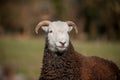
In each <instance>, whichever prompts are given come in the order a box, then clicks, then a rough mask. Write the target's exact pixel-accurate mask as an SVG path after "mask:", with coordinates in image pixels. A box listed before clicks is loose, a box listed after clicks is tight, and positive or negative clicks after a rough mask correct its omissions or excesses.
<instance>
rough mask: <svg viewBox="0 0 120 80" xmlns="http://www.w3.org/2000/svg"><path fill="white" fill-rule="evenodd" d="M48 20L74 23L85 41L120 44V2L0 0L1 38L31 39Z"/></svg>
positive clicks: (93, 0)
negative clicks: (118, 42) (28, 37)
mask: <svg viewBox="0 0 120 80" xmlns="http://www.w3.org/2000/svg"><path fill="white" fill-rule="evenodd" d="M45 19H49V20H51V21H53V20H64V21H66V20H72V21H74V22H75V23H76V24H77V25H78V29H79V34H78V35H77V38H80V39H83V40H88V39H90V40H96V39H99V40H120V0H0V35H6V34H19V35H29V36H32V35H33V34H34V33H33V30H34V27H35V26H36V25H37V23H38V22H39V21H42V20H45ZM74 34H75V33H72V35H74ZM73 37H74V36H73Z"/></svg>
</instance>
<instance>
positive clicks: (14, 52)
mask: <svg viewBox="0 0 120 80" xmlns="http://www.w3.org/2000/svg"><path fill="white" fill-rule="evenodd" d="M46 19H47V20H51V21H54V20H62V21H67V20H72V21H74V22H75V23H76V24H77V26H78V30H79V33H78V34H77V35H76V34H75V32H74V31H72V32H71V34H70V37H71V41H72V43H73V45H74V47H75V50H76V51H78V52H80V53H82V54H83V55H86V56H99V57H103V58H105V59H109V60H112V61H113V62H115V63H116V64H117V65H118V66H119V67H120V0H0V66H3V67H4V66H6V65H9V66H12V67H13V68H14V70H16V71H17V73H19V74H22V75H24V76H25V77H26V78H27V79H28V80H37V79H38V78H39V76H40V71H41V65H42V57H43V50H44V43H45V39H44V36H45V35H44V32H43V31H42V30H40V31H39V32H40V33H39V34H38V35H36V34H35V32H34V28H35V26H36V25H37V24H38V22H40V21H42V20H46Z"/></svg>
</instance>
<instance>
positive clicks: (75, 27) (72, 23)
mask: <svg viewBox="0 0 120 80" xmlns="http://www.w3.org/2000/svg"><path fill="white" fill-rule="evenodd" d="M66 22H67V24H68V25H69V26H72V27H73V28H74V29H75V32H76V33H78V29H77V25H76V24H75V23H74V22H73V21H66Z"/></svg>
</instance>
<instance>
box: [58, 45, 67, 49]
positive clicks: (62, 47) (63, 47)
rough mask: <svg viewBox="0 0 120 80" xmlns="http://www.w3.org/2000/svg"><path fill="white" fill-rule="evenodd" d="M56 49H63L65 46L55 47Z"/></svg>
mask: <svg viewBox="0 0 120 80" xmlns="http://www.w3.org/2000/svg"><path fill="white" fill-rule="evenodd" d="M57 48H61V49H65V48H66V47H65V46H57Z"/></svg>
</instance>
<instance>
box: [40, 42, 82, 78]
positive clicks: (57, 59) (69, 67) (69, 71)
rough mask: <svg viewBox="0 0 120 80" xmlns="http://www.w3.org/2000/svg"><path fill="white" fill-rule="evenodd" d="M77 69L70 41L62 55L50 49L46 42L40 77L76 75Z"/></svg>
mask: <svg viewBox="0 0 120 80" xmlns="http://www.w3.org/2000/svg"><path fill="white" fill-rule="evenodd" d="M79 66H80V64H79ZM79 69H80V68H79V67H78V61H77V59H76V56H75V53H74V49H73V46H72V44H71V42H70V44H69V47H68V49H67V50H66V51H65V52H63V54H62V55H56V53H55V52H52V51H50V50H49V49H48V45H47V44H46V46H45V51H44V58H43V69H42V72H41V78H40V79H42V77H46V79H48V78H49V79H54V78H56V77H59V78H61V77H62V78H64V77H63V76H64V75H66V76H69V77H70V76H71V75H72V76H78V73H79V72H77V71H79ZM56 72H57V73H56ZM49 79H48V80H49Z"/></svg>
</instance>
